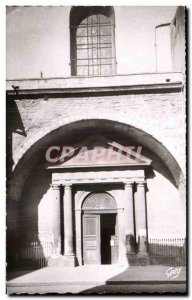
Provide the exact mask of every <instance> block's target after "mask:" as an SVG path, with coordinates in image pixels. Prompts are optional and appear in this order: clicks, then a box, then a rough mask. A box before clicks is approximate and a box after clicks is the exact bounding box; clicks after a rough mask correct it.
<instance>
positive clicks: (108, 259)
mask: <svg viewBox="0 0 192 300" xmlns="http://www.w3.org/2000/svg"><path fill="white" fill-rule="evenodd" d="M117 258H118V237H117V214H115V213H108V214H84V215H83V260H84V264H113V263H116V262H117Z"/></svg>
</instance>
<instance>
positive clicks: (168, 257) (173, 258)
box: [148, 238, 186, 266]
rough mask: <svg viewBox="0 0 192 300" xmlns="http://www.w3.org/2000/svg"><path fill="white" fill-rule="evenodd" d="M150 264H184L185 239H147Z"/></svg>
mask: <svg viewBox="0 0 192 300" xmlns="http://www.w3.org/2000/svg"><path fill="white" fill-rule="evenodd" d="M148 250H149V254H150V264H151V265H168V266H186V239H184V238H181V239H179V238H177V239H151V238H150V239H149V240H148Z"/></svg>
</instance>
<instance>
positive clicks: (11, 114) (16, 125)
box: [6, 100, 26, 176]
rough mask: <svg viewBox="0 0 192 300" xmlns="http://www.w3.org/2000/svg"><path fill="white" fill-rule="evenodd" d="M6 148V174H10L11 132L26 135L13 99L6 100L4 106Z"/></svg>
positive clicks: (12, 162) (11, 161) (11, 163)
mask: <svg viewBox="0 0 192 300" xmlns="http://www.w3.org/2000/svg"><path fill="white" fill-rule="evenodd" d="M6 129H7V133H6V138H7V140H6V149H7V156H6V158H7V161H6V168H7V176H9V175H10V174H11V170H12V166H13V164H14V161H13V160H12V142H13V141H12V133H17V134H19V135H21V136H24V137H26V132H25V128H24V125H23V122H22V119H21V116H20V113H19V110H18V107H17V105H16V103H15V101H13V100H9V101H7V107H6Z"/></svg>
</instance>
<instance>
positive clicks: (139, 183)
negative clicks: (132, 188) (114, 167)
mask: <svg viewBox="0 0 192 300" xmlns="http://www.w3.org/2000/svg"><path fill="white" fill-rule="evenodd" d="M136 184H137V186H140V187H144V186H145V185H146V181H138V182H136Z"/></svg>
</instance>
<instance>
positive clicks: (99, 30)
mask: <svg viewBox="0 0 192 300" xmlns="http://www.w3.org/2000/svg"><path fill="white" fill-rule="evenodd" d="M103 9H104V12H102V7H91V8H88V7H84V8H82V10H85V15H86V16H84V17H83V18H82V17H81V18H80V22H79V23H78V24H77V25H76V24H75V25H74V24H71V43H72V44H71V47H72V49H71V73H72V75H76V76H97V75H112V74H115V67H116V59H115V47H114V25H115V24H114V18H113V17H112V14H111V8H108V11H107V10H106V7H103ZM82 12H83V11H82Z"/></svg>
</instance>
